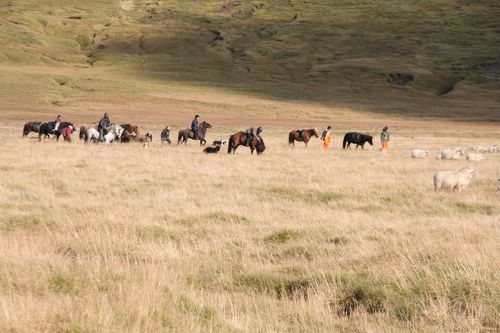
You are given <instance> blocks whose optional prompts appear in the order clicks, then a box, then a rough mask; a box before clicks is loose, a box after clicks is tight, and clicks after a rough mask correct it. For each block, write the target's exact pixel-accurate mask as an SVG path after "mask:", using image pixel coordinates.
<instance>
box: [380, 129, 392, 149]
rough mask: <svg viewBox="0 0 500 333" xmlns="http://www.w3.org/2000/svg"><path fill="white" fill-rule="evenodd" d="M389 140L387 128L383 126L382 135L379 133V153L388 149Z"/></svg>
mask: <svg viewBox="0 0 500 333" xmlns="http://www.w3.org/2000/svg"><path fill="white" fill-rule="evenodd" d="M390 139H391V136H390V134H389V127H387V126H385V127H384V129H383V130H382V133H380V143H381V144H382V147H381V148H380V151H386V150H387V149H388V148H389V140H390Z"/></svg>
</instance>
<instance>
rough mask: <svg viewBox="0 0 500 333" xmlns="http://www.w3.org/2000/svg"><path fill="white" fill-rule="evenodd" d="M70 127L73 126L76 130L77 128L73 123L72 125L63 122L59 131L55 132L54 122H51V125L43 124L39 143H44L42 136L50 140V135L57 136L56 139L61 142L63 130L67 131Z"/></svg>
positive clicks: (39, 134) (39, 132)
mask: <svg viewBox="0 0 500 333" xmlns="http://www.w3.org/2000/svg"><path fill="white" fill-rule="evenodd" d="M68 126H72V127H73V128H75V126H73V123H70V122H66V121H63V122H61V123H60V124H59V128H58V129H57V131H54V130H52V129H53V128H54V122H53V121H52V122H49V123H42V124H41V125H40V130H39V131H38V141H42V136H43V137H44V138H45V139H48V138H50V135H49V134H54V135H55V136H56V139H57V141H59V137H60V136H61V134H62V133H61V132H62V130H63V129H65V128H66V127H68Z"/></svg>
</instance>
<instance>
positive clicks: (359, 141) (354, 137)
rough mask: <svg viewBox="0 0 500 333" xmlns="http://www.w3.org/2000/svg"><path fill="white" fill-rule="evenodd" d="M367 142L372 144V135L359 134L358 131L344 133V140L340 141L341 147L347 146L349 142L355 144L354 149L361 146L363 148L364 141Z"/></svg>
mask: <svg viewBox="0 0 500 333" xmlns="http://www.w3.org/2000/svg"><path fill="white" fill-rule="evenodd" d="M367 142H368V143H369V144H370V145H371V146H373V137H372V136H371V135H366V134H361V133H358V132H349V133H347V134H346V135H344V142H343V143H342V148H343V149H346V148H349V146H350V145H351V143H354V144H356V149H358V147H359V146H361V149H364V148H365V143H367Z"/></svg>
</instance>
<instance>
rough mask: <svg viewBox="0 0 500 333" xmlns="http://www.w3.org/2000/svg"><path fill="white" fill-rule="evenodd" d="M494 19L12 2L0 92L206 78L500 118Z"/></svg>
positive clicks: (275, 93) (302, 4)
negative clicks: (22, 67) (28, 68)
mask: <svg viewBox="0 0 500 333" xmlns="http://www.w3.org/2000/svg"><path fill="white" fill-rule="evenodd" d="M499 16H500V4H499V3H498V2H497V1H466V0H461V1H451V0H449V1H438V2H430V1H325V0H309V1H293V0H270V1H112V0H109V1H85V2H80V1H64V2H60V1H43V2H39V1H32V0H20V1H5V2H3V3H2V4H1V5H0V42H1V43H2V45H5V47H3V48H2V49H1V50H0V62H1V63H2V65H1V67H0V74H1V75H0V83H1V84H2V86H5V87H6V89H5V90H3V91H2V93H1V94H2V97H8V98H9V100H11V101H12V102H13V104H18V103H20V104H23V103H25V102H26V101H25V100H24V97H25V96H24V95H26V94H25V93H26V92H29V93H28V95H29V96H30V97H32V98H33V100H31V102H32V103H36V104H37V105H41V106H42V107H43V106H48V107H49V108H55V109H57V107H58V106H68V107H75V106H82V105H83V103H86V104H87V105H88V104H89V103H90V104H92V103H96V102H98V101H99V100H100V98H102V97H103V96H102V95H101V94H103V95H104V96H109V93H107V91H113V93H114V94H118V95H117V98H116V99H117V101H116V102H119V101H120V100H123V99H124V98H125V99H127V98H131V97H132V98H133V99H134V100H135V101H146V102H148V101H150V95H148V94H149V93H151V92H157V91H171V90H172V89H174V90H175V89H181V90H184V89H192V87H195V90H196V89H199V87H210V88H215V89H217V90H218V91H223V92H228V91H233V92H234V91H236V92H239V93H245V94H246V93H252V94H258V95H261V96H267V97H272V98H281V99H302V100H313V101H318V102H321V104H323V105H326V106H349V107H352V108H353V109H354V110H365V111H370V112H379V113H383V114H386V115H387V114H389V115H391V114H393V115H401V114H402V115H406V116H425V117H427V116H432V117H447V118H453V119H457V120H483V121H498V120H499V119H500V115H499V111H498V105H499V101H500V94H499V89H500V58H499V57H498V55H499V54H500V24H499V23H498V17H499ZM27 65H30V66H33V67H34V68H35V69H33V70H32V71H28V72H26V71H21V70H20V69H19V66H27ZM40 68H43V71H40ZM47 68H50V69H52V70H48V69H47ZM36 69H38V71H37V70H36ZM55 69H57V71H55ZM20 71H21V72H20ZM30 74H31V76H30ZM97 78H99V80H98V79H97ZM48 82H50V84H47V83H48ZM54 82H55V84H54ZM66 83H70V84H68V85H66ZM20 95H21V96H23V97H22V98H20ZM113 103H114V102H113V101H111V104H113ZM55 112H57V111H55Z"/></svg>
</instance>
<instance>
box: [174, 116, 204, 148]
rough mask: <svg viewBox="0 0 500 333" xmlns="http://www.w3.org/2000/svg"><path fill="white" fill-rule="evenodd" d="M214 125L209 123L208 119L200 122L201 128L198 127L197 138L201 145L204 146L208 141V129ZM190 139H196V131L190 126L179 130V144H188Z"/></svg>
mask: <svg viewBox="0 0 500 333" xmlns="http://www.w3.org/2000/svg"><path fill="white" fill-rule="evenodd" d="M211 127H212V125H210V124H209V123H207V122H206V121H204V122H202V123H201V124H200V128H199V129H198V138H197V139H196V140H199V141H200V146H203V145H204V144H205V143H207V140H205V134H207V129H209V128H211ZM188 139H191V140H194V133H193V131H192V130H191V129H190V128H186V129H183V130H180V131H179V135H178V136H177V144H179V143H181V141H182V143H184V144H186V143H187V141H188Z"/></svg>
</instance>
